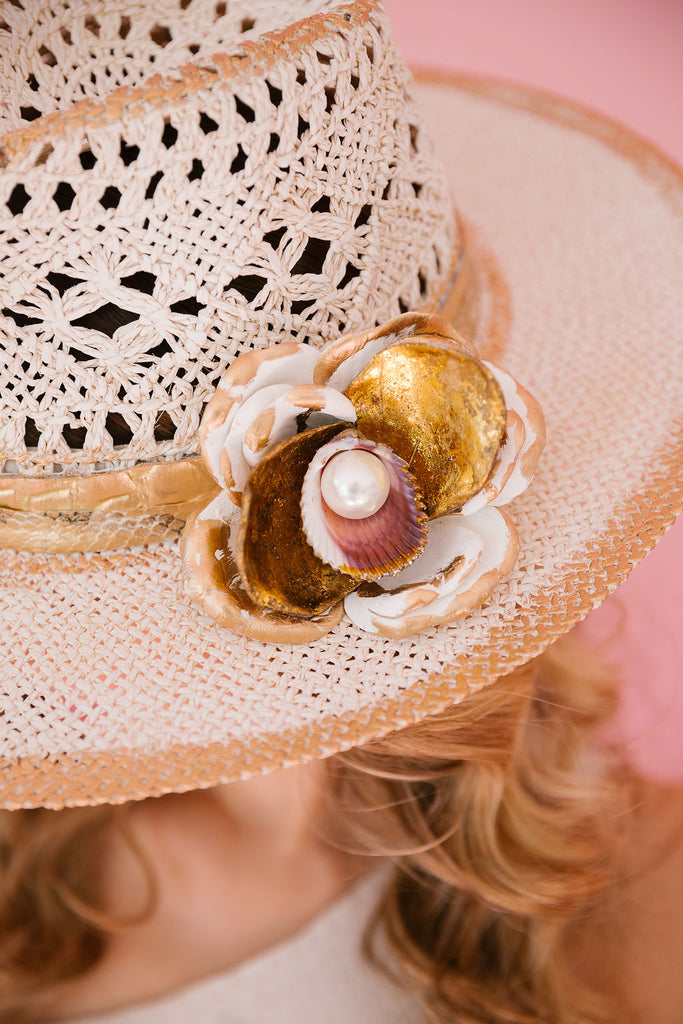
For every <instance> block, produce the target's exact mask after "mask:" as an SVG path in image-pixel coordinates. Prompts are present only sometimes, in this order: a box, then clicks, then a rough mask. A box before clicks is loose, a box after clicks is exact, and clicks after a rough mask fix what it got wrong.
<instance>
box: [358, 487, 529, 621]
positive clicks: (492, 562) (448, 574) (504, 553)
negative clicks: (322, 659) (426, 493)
mask: <svg viewBox="0 0 683 1024" xmlns="http://www.w3.org/2000/svg"><path fill="white" fill-rule="evenodd" d="M458 556H461V557H462V562H460V563H456V559H457V558H458ZM516 556H517V538H516V531H515V529H514V527H513V526H512V524H511V523H510V522H509V521H508V520H507V519H506V517H505V516H504V515H503V513H501V512H499V511H498V510H497V509H494V508H490V507H488V508H484V509H482V510H481V511H480V512H477V513H475V514H473V515H470V516H467V517H465V516H462V515H460V514H459V513H455V514H453V515H449V516H442V517H441V518H440V519H434V520H432V521H431V522H430V523H429V540H428V543H427V547H426V549H425V550H424V551H423V553H422V554H421V555H420V556H419V557H418V558H417V559H416V560H415V561H414V562H413V563H412V565H410V566H408V568H407V569H404V570H403V571H402V572H400V573H398V574H397V575H396V576H393V577H390V578H386V577H385V578H384V579H381V580H378V581H376V582H377V585H378V586H379V587H380V588H381V589H382V591H383V593H380V594H373V595H372V596H363V588H362V587H361V588H360V592H359V591H356V592H355V593H353V594H349V595H348V597H346V598H345V601H344V610H345V612H346V614H347V615H348V617H349V618H350V619H351V621H352V622H353V623H355V625H357V626H358V627H360V628H361V629H364V630H366V631H367V632H370V633H381V634H383V635H384V636H390V637H403V636H412V635H413V634H414V633H417V632H420V630H422V629H425V628H427V627H429V626H430V625H434V624H438V623H441V622H446V621H453V620H455V619H457V618H460V617H461V616H462V615H464V614H465V613H466V612H468V611H470V610H471V609H472V608H473V607H476V606H477V605H478V604H481V602H482V601H483V600H485V598H486V597H487V596H488V594H489V593H490V591H491V590H492V589H493V587H494V586H495V584H496V583H497V581H498V579H499V578H500V577H501V575H504V574H505V573H506V572H509V570H510V568H511V567H512V565H513V564H514V561H515V559H516ZM454 563H455V564H454ZM487 574H490V581H485V580H484V577H486V576H487ZM481 584H485V586H484V589H483V590H482V589H481ZM470 595H472V600H470Z"/></svg>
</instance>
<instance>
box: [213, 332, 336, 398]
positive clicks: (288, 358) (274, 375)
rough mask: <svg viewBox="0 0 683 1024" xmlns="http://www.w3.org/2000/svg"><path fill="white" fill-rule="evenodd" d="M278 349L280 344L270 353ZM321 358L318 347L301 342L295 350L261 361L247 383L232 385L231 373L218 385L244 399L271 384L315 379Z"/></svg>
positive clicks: (294, 382)
mask: <svg viewBox="0 0 683 1024" xmlns="http://www.w3.org/2000/svg"><path fill="white" fill-rule="evenodd" d="M277 349H278V346H277V345H273V346H272V347H271V349H270V350H269V351H270V354H271V355H272V354H273V353H277ZM238 358H239V357H238ZM319 358H320V352H319V351H318V350H317V349H315V348H312V347H311V346H310V345H304V344H300V345H298V346H297V349H296V351H295V352H286V353H285V354H284V355H282V356H279V357H278V356H277V354H276V356H275V357H274V358H270V359H265V360H263V361H262V362H260V363H259V364H258V367H257V370H256V373H255V374H254V376H253V377H252V378H251V379H250V380H248V381H247V382H246V383H245V384H238V385H232V386H231V385H230V383H229V379H230V378H229V374H226V378H224V381H222V382H221V383H220V384H219V385H218V387H219V388H227V389H228V390H229V391H231V392H232V393H233V394H235V395H237V396H238V397H239V398H240V399H244V398H248V397H249V395H253V393H254V392H255V391H258V390H259V389H260V388H265V387H268V386H269V385H270V384H302V383H304V382H305V381H312V380H313V372H314V370H315V365H316V363H317V362H318V359H319ZM226 380H227V383H226Z"/></svg>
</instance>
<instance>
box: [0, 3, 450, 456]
mask: <svg viewBox="0 0 683 1024" xmlns="http://www.w3.org/2000/svg"><path fill="white" fill-rule="evenodd" d="M105 7H106V10H104V11H103V8H105ZM23 8H24V10H23V11H20V10H19V8H14V7H13V6H10V7H9V8H8V11H7V13H6V14H4V15H3V17H4V18H5V23H6V25H7V27H6V28H4V29H0V33H4V34H5V35H6V37H7V38H6V42H7V43H8V45H6V46H3V52H4V53H5V57H4V61H5V64H6V65H7V66H2V67H0V78H1V79H2V82H3V88H4V90H5V96H3V97H1V98H2V99H3V101H4V103H5V109H6V112H7V114H6V118H7V120H6V123H5V125H4V127H6V128H9V129H11V130H10V131H9V132H8V133H7V134H6V135H5V136H4V137H3V139H2V140H0V145H1V146H2V150H0V163H4V169H3V171H2V174H1V175H0V246H1V248H2V251H3V254H4V257H3V278H4V281H3V284H2V286H1V290H0V298H1V299H2V301H1V302H0V310H1V313H0V339H1V340H0V345H1V347H2V350H3V354H4V359H3V362H2V366H0V394H1V396H2V397H1V398H0V467H3V468H4V472H5V473H6V474H7V473H9V474H12V475H14V474H21V475H28V476H36V475H46V474H47V475H54V474H56V473H66V474H69V475H72V474H87V473H91V472H93V471H97V470H103V469H121V468H127V467H129V466H132V465H134V464H136V463H139V462H148V461H155V460H160V459H161V460H177V459H180V458H183V457H185V456H187V455H190V454H192V453H194V452H195V451H196V450H197V447H198V445H197V428H198V425H199V420H200V417H201V413H202V410H203V408H204V405H205V404H206V402H207V400H208V399H209V397H210V396H211V394H212V393H213V391H214V389H215V387H216V385H217V383H218V381H219V380H220V378H221V376H222V375H223V373H224V372H225V370H226V368H227V366H228V365H229V364H230V363H231V362H232V360H233V359H234V358H235V357H236V356H237V355H238V354H239V353H241V352H243V351H246V350H248V349H250V348H261V347H265V346H268V345H270V344H273V343H275V342H277V341H281V340H283V338H292V339H295V340H298V341H308V342H310V343H312V344H316V345H318V344H320V345H322V344H324V343H325V342H327V341H329V340H330V339H331V338H333V337H335V336H337V335H338V334H341V333H343V332H345V331H353V330H358V329H361V328H364V327H368V326H371V325H373V324H376V323H380V322H382V321H383V320H386V319H389V318H391V317H392V316H395V315H397V314H398V313H400V312H404V311H405V310H407V309H412V308H423V309H430V308H436V307H437V306H438V305H439V302H440V301H441V299H442V297H443V296H444V295H445V292H446V290H447V288H448V286H449V285H450V284H451V283H452V280H453V276H454V270H455V268H454V266H453V257H454V253H456V254H457V253H458V250H459V236H458V228H457V225H456V222H455V218H454V213H453V209H452V204H451V199H450V195H449V191H448V187H447V183H446V178H445V174H444V172H443V169H442V168H441V166H440V164H439V162H438V160H437V159H436V158H435V155H434V151H433V149H432V145H431V142H430V141H429V139H428V137H427V136H426V134H425V132H424V130H423V127H422V123H421V120H420V116H419V113H418V111H417V109H416V107H415V104H414V102H413V98H412V94H411V79H410V75H409V73H408V71H407V69H406V67H405V65H404V63H403V61H402V59H401V57H400V55H399V53H398V51H397V50H396V48H395V46H394V44H393V42H392V40H391V35H390V31H389V27H388V23H387V20H386V16H385V14H384V12H383V10H382V8H381V6H380V5H379V4H378V3H376V2H372V0H357V2H355V3H349V4H343V5H342V4H337V3H330V2H329V0H328V2H322V0H315V2H312V3H311V2H309V3H305V2H303V0H302V2H298V3H291V2H289V0H288V2H287V3H271V2H268V3H267V4H266V3H254V2H253V0H250V2H249V3H229V4H216V3H214V2H212V3H207V2H206V0H191V2H188V0H180V2H178V0H175V2H170V0H161V2H159V3H156V4H155V5H153V8H151V7H150V5H149V4H146V3H132V2H129V3H126V4H124V5H117V7H116V10H115V11H112V10H111V9H110V8H109V5H101V4H97V5H93V4H84V3H80V4H79V3H73V2H70V3H69V4H68V5H67V4H66V3H61V4H59V3H57V4H52V5H50V8H49V9H46V7H45V5H44V4H42V3H40V2H38V0H36V2H33V3H24V4H23ZM93 12H94V13H93ZM29 22H31V25H30V35H31V38H32V39H34V41H37V43H38V44H39V45H37V46H36V48H35V52H36V53H37V54H38V58H37V59H38V61H39V62H38V63H37V64H36V66H35V67H33V66H31V67H28V68H27V63H26V59H24V60H20V59H19V56H18V50H17V47H20V48H21V47H22V40H23V41H24V48H25V39H26V38H27V36H28V34H29V33H28V28H29V25H28V23H29ZM217 51H222V53H221V54H220V55H217V56H214V57H210V56H209V55H210V54H211V53H216V52H217ZM24 56H25V55H24ZM189 61H192V62H193V63H191V64H188V63H187V62H189ZM183 65H186V66H183ZM74 66H75V67H76V69H77V70H74ZM12 69H14V70H12ZM91 69H92V70H91ZM178 69H180V70H178ZM152 71H154V72H157V71H160V72H161V77H155V78H149V74H150V73H151V72H152ZM123 82H132V83H134V84H133V85H132V86H127V87H124V88H119V89H118V90H116V89H115V88H114V91H109V90H111V89H112V88H113V87H115V86H117V85H119V84H121V83H123ZM83 96H85V97H86V98H85V99H83V98H82V97H83ZM79 97H81V98H79ZM76 100H78V101H77V102H74V101H76ZM31 119H32V120H31ZM27 120H30V123H26V122H27Z"/></svg>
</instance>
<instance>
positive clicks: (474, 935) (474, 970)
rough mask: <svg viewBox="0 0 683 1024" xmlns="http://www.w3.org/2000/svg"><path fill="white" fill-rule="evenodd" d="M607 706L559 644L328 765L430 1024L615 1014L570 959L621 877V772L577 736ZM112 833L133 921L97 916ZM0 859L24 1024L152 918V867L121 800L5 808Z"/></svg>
mask: <svg viewBox="0 0 683 1024" xmlns="http://www.w3.org/2000/svg"><path fill="white" fill-rule="evenodd" d="M614 700H615V697H614V687H613V685H612V683H611V681H610V680H609V677H608V676H607V675H606V674H605V672H604V671H603V670H601V669H600V670H597V669H596V668H595V666H594V665H593V664H592V663H591V659H590V658H589V657H588V655H587V654H586V653H585V652H582V651H581V650H580V649H579V648H578V647H577V646H576V644H575V643H574V642H573V641H572V640H571V639H569V640H567V639H565V640H563V641H561V642H559V643H558V644H556V645H555V646H553V647H551V648H549V649H548V650H547V651H546V652H545V653H544V654H542V655H541V656H540V657H539V658H537V659H535V660H534V661H533V662H530V663H529V664H527V665H525V666H523V667H522V668H520V669H517V670H516V671H515V672H513V673H511V674H510V675H508V676H505V677H503V678H501V679H499V680H498V681H497V682H496V683H495V684H493V685H492V686H489V687H487V688H485V689H483V690H481V691H480V692H479V693H476V694H472V695H471V696H469V697H468V698H467V699H466V700H464V701H463V702H462V703H460V704H458V705H454V706H452V707H449V708H448V709H446V710H445V711H443V712H442V713H440V714H438V715H435V716H432V717H430V718H427V719H425V720H423V721H422V722H420V723H418V724H416V725H413V726H410V727H408V728H405V729H402V730H400V731H397V732H395V733H392V734H391V735H389V736H387V737H386V738H384V739H382V740H378V741H375V742H373V743H370V744H368V745H367V746H364V747H359V748H356V749H353V750H351V751H349V752H346V753H343V754H338V755H335V756H334V757H332V758H330V759H329V760H328V762H327V767H328V778H329V787H328V794H327V799H328V801H330V802H331V806H332V809H333V810H334V819H335V820H336V822H337V823H338V829H339V836H338V839H337V840H334V841H338V843H339V844H340V845H343V846H344V847H345V848H347V849H352V850H354V851H355V852H358V853H364V854H370V855H373V856H385V857H388V858H391V859H392V861H393V863H394V866H395V867H394V872H393V878H392V880H391V882H390V884H389V886H388V887H387V890H386V892H385V894H384V896H383V898H382V901H381V903H380V905H379V907H378V908H377V911H376V913H375V915H374V917H373V919H372V921H371V924H370V926H369V929H368V932H367V934H366V937H365V946H366V952H367V954H368V956H370V957H371V959H373V960H374V962H375V963H376V964H377V966H378V967H379V968H380V969H382V970H385V971H387V972H389V973H391V974H392V975H394V976H395V977H397V979H398V980H399V983H400V984H402V985H403V986H404V987H405V988H407V989H408V990H410V991H412V992H413V993H414V994H415V995H416V996H417V997H418V998H419V999H420V1000H421V1002H422V1004H423V1006H424V1010H425V1014H426V1017H427V1020H428V1021H430V1022H432V1024H452V1022H453V1021H456V1020H457V1021H458V1024H550V1022H552V1024H598V1022H600V1024H602V1022H606V1021H614V1020H617V1019H618V1020H619V1021H620V1024H624V1022H625V1021H626V1020H627V1015H626V1011H625V1009H624V1008H623V1007H620V1008H615V1006H614V1005H611V1004H608V1002H607V1001H606V1000H605V998H604V997H603V996H602V995H600V994H599V993H597V992H595V991H593V990H592V989H591V987H590V985H589V984H588V983H587V982H586V981H585V980H582V978H580V977H579V976H578V974H577V972H576V970H575V969H574V967H573V963H574V958H573V957H572V953H571V949H572V942H573V941H574V939H575V936H576V934H577V928H578V927H579V925H580V924H581V922H582V920H583V919H584V917H585V916H586V914H587V913H588V912H589V911H590V910H591V909H592V908H594V905H595V902H596V900H599V898H600V897H601V896H602V894H604V893H606V892H608V891H609V887H610V883H611V882H612V881H613V879H614V878H615V876H616V875H617V874H618V858H619V849H620V842H619V836H618V833H619V832H622V833H623V827H624V826H623V815H622V814H621V812H622V811H623V809H624V808H626V807H628V806H629V805H630V804H631V802H632V801H633V799H634V797H633V786H634V781H633V779H632V778H631V776H630V775H629V774H628V773H625V772H624V770H623V767H622V766H621V765H620V764H619V763H618V761H617V760H616V759H614V758H612V757H611V756H610V755H609V753H607V752H600V753H597V752H596V751H597V748H594V747H593V746H592V745H591V743H590V738H591V736H592V735H593V734H594V732H595V729H596V727H597V726H598V725H599V724H600V723H602V722H603V721H604V720H605V718H606V717H607V716H608V715H609V713H610V712H611V711H612V709H613V706H614ZM111 828H117V829H120V830H122V831H123V834H124V836H125V837H126V838H127V841H128V843H129V845H130V846H131V847H132V848H133V850H134V852H136V854H137V855H138V857H139V858H140V860H141V862H142V864H143V865H144V866H145V868H146V870H147V874H148V883H149V886H148V887H149V900H148V905H147V907H146V908H145V909H144V911H143V912H142V914H141V915H140V916H139V917H138V918H136V919H135V920H130V921H125V922H124V921H119V920H115V919H113V918H112V917H110V916H109V915H107V914H106V913H105V912H104V911H103V910H102V909H101V908H100V906H99V899H98V877H97V870H96V866H97V863H98V860H99V858H100V852H101V850H102V844H103V843H105V842H106V841H107V836H108V835H110V833H109V829H111ZM0 864H1V869H0V1022H1V1024H36V1022H37V1021H39V1020H42V1019H43V1017H41V1014H40V1010H39V1006H40V1005H42V1001H43V1000H44V997H45V996H46V995H49V993H50V991H51V990H53V989H54V988H55V987H56V986H58V985H59V984H60V983H63V982H66V981H69V980H71V979H74V978H77V977H79V976H81V975H83V974H84V973H85V972H87V971H88V970H89V969H91V968H92V967H93V966H94V965H95V964H96V963H97V962H98V961H99V959H100V958H101V957H102V955H103V953H104V950H105V947H106V943H107V935H108V934H109V933H110V932H111V931H113V930H120V929H121V928H134V927H135V926H136V924H137V923H139V921H140V920H142V919H144V917H145V915H146V914H147V913H151V911H152V909H153V906H154V900H155V881H154V866H153V865H152V864H150V863H149V861H148V858H146V856H145V853H144V851H143V850H140V849H139V848H137V847H136V845H135V841H134V838H133V835H132V833H131V832H130V831H128V830H127V825H126V813H125V807H118V808H116V807H95V808H73V809H67V810H62V811H50V810H25V811H13V812H10V811H2V812H0ZM380 938H381V941H378V940H380ZM380 950H381V952H380Z"/></svg>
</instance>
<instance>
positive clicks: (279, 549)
mask: <svg viewBox="0 0 683 1024" xmlns="http://www.w3.org/2000/svg"><path fill="white" fill-rule="evenodd" d="M345 429H346V424H344V423H333V424H331V425H329V426H324V427H316V428H314V429H313V430H307V431H306V432H305V433H303V434H298V435H296V436H295V437H291V438H288V439H287V440H286V441H282V442H281V443H280V444H278V445H276V446H275V447H274V448H273V449H272V451H270V452H268V453H267V454H266V455H265V456H264V457H263V459H262V460H261V461H260V462H259V463H258V465H256V466H255V467H254V469H253V470H252V472H251V475H250V477H249V480H248V482H247V486H246V488H245V490H244V492H243V495H242V516H241V519H240V526H239V530H238V534H237V543H236V552H235V553H236V561H237V566H238V569H239V573H240V576H241V578H242V582H243V585H244V588H245V590H246V592H247V593H248V595H249V597H250V598H251V600H252V601H253V602H254V603H255V604H257V605H259V606H260V607H264V608H270V609H272V610H274V611H277V612H283V613H285V614H289V615H299V616H310V615H321V614H324V613H326V612H328V611H329V609H330V608H331V607H332V606H333V605H335V604H337V602H339V601H341V600H342V598H344V597H346V595H347V594H349V593H351V591H352V590H355V588H356V587H357V585H358V581H357V580H355V579H353V578H352V577H350V576H347V575H345V574H344V573H342V572H340V571H339V570H338V569H334V568H332V566H329V565H326V564H325V563H324V562H322V561H321V560H320V559H319V558H318V556H317V555H316V554H315V552H314V551H313V548H312V547H311V545H310V544H309V543H308V541H307V539H306V536H305V534H304V530H303V524H302V521H301V506H300V501H301V487H302V484H303V479H304V476H305V474H306V470H307V469H308V465H309V463H310V461H311V459H312V458H313V456H314V455H315V453H316V451H317V450H318V448H320V447H322V445H324V444H326V443H327V442H328V441H330V440H331V439H332V438H333V437H336V435H337V434H339V433H340V432H341V431H343V430H345Z"/></svg>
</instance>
